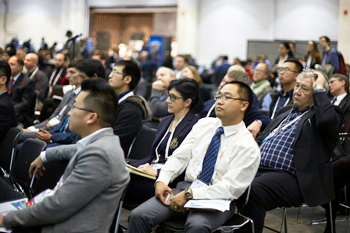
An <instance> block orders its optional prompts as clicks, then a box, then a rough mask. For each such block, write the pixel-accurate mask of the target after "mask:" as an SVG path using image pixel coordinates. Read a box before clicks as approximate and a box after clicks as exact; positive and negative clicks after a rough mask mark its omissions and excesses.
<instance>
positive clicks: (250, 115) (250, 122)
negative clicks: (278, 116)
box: [201, 70, 271, 138]
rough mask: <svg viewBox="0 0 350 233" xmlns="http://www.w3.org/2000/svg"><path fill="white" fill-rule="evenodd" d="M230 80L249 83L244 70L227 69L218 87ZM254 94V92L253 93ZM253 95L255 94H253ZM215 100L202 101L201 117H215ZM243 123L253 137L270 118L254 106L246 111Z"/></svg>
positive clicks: (263, 127)
mask: <svg viewBox="0 0 350 233" xmlns="http://www.w3.org/2000/svg"><path fill="white" fill-rule="evenodd" d="M231 81H240V82H243V83H245V84H247V85H249V76H248V74H247V73H246V72H243V71H239V70H232V71H229V72H228V73H227V74H226V75H225V77H224V78H223V79H222V81H221V83H220V86H219V89H221V88H222V87H223V86H225V85H226V83H228V82H231ZM253 95H254V94H253ZM254 96H255V95H254ZM255 100H256V103H258V101H257V98H256V96H255ZM214 106H215V100H214V99H212V100H208V101H207V102H205V103H204V109H203V111H202V112H201V117H216V115H215V111H214ZM243 121H244V123H245V124H246V125H247V129H248V130H249V131H250V132H251V133H252V134H253V136H254V138H255V137H256V136H257V134H258V133H259V131H260V130H263V129H265V127H266V126H267V125H268V124H269V123H270V122H271V119H270V118H269V117H268V116H266V115H264V114H262V113H261V112H259V110H258V109H257V108H256V107H255V106H254V101H253V106H252V107H251V108H250V109H249V111H248V112H246V114H245V116H244V119H243Z"/></svg>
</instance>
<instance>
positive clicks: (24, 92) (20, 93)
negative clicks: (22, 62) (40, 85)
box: [7, 74, 35, 121]
mask: <svg viewBox="0 0 350 233" xmlns="http://www.w3.org/2000/svg"><path fill="white" fill-rule="evenodd" d="M9 85H10V84H9ZM34 88H35V85H34V82H33V80H30V79H29V78H28V77H27V76H25V75H24V74H21V75H20V76H19V77H18V79H17V81H16V82H15V83H14V84H13V86H12V88H11V92H10V97H11V100H12V104H13V105H14V107H15V112H16V116H17V119H18V120H22V119H25V121H26V119H30V118H31V115H32V109H31V107H32V103H33V99H34ZM7 89H8V87H7Z"/></svg>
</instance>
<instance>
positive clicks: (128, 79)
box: [123, 75, 132, 85]
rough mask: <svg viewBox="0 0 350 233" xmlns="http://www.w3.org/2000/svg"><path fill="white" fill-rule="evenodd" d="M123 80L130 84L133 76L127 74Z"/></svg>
mask: <svg viewBox="0 0 350 233" xmlns="http://www.w3.org/2000/svg"><path fill="white" fill-rule="evenodd" d="M123 80H124V83H125V84H128V85H129V83H131V81H132V77H131V76H130V75H127V76H125V77H124V79H123Z"/></svg>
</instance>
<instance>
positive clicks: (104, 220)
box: [0, 79, 129, 232]
mask: <svg viewBox="0 0 350 233" xmlns="http://www.w3.org/2000/svg"><path fill="white" fill-rule="evenodd" d="M116 108H117V98H116V96H115V93H114V90H113V88H111V87H110V86H109V85H108V84H107V83H106V81H105V80H102V79H87V80H84V82H83V83H82V91H81V92H80V93H79V95H78V97H77V98H76V99H75V102H74V105H73V107H72V109H71V110H70V112H69V115H70V122H69V128H70V129H71V130H72V131H73V132H75V133H77V134H79V135H81V137H82V139H81V140H80V141H78V142H77V144H76V145H66V146H59V147H55V148H51V149H48V150H47V151H46V152H43V153H42V154H41V155H40V156H39V157H38V158H37V159H36V160H34V162H33V163H32V164H31V166H30V170H29V173H30V176H32V175H33V174H34V175H35V176H36V177H37V178H39V177H40V174H42V171H43V170H44V167H43V165H44V163H45V162H50V161H54V160H70V162H69V164H68V166H67V168H66V170H65V172H64V174H63V176H62V177H61V180H60V181H59V183H58V184H57V186H56V188H55V189H54V191H53V195H52V196H47V197H46V198H45V199H44V200H43V201H42V202H40V203H37V204H35V205H33V206H29V207H27V208H25V209H23V210H19V211H13V212H10V213H8V214H7V215H6V216H2V215H0V226H5V227H8V228H25V227H37V226H40V227H42V231H41V232H108V231H109V227H110V226H111V223H112V220H113V217H114V215H115V212H116V209H117V206H118V203H119V200H120V198H121V195H122V192H123V190H124V189H125V188H126V186H127V184H128V182H129V172H128V171H127V170H126V163H125V160H124V156H123V150H122V149H121V147H120V143H119V139H118V137H117V136H115V135H114V134H113V130H112V128H111V125H112V122H113V120H114V112H115V111H116ZM19 196H20V195H18V193H15V192H14V191H13V190H12V188H11V186H9V185H8V184H7V183H4V182H3V181H0V201H9V200H12V199H14V198H18V197H19Z"/></svg>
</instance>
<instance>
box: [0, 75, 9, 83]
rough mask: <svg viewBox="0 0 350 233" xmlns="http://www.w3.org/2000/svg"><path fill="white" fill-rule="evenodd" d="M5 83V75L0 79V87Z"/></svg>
mask: <svg viewBox="0 0 350 233" xmlns="http://www.w3.org/2000/svg"><path fill="white" fill-rule="evenodd" d="M6 82H7V77H6V76H5V75H4V76H1V77H0V85H6Z"/></svg>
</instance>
